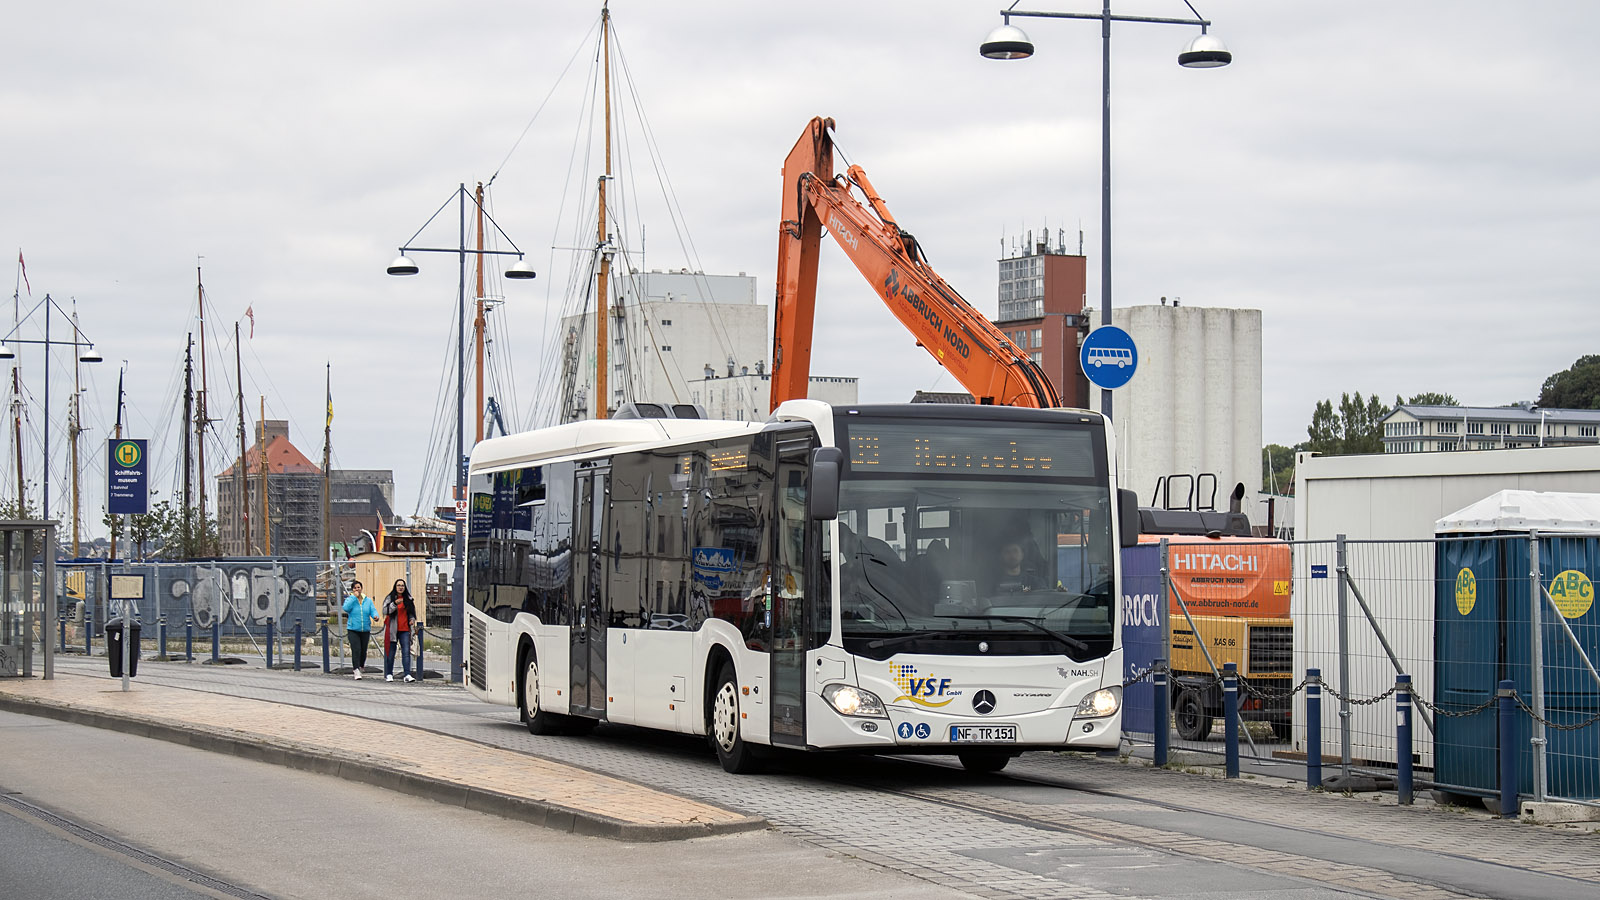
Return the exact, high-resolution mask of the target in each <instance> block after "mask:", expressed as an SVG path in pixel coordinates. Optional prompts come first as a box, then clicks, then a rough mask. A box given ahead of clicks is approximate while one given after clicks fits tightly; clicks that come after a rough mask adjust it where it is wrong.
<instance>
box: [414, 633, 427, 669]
mask: <svg viewBox="0 0 1600 900" xmlns="http://www.w3.org/2000/svg"><path fill="white" fill-rule="evenodd" d="M427 642H428V632H427V630H426V629H424V628H422V627H421V626H418V627H417V680H418V681H422V680H424V679H423V677H422V647H423V645H424V644H426V643H427Z"/></svg>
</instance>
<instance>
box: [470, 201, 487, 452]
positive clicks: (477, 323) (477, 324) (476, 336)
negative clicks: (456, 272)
mask: <svg viewBox="0 0 1600 900" xmlns="http://www.w3.org/2000/svg"><path fill="white" fill-rule="evenodd" d="M477 201H478V203H477V206H478V317H477V318H476V319H473V320H472V339H473V343H474V344H475V345H476V349H477V357H478V362H477V365H478V431H477V440H478V441H482V440H483V326H484V321H483V182H481V181H480V182H478V196H477Z"/></svg>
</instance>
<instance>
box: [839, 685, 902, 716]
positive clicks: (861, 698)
mask: <svg viewBox="0 0 1600 900" xmlns="http://www.w3.org/2000/svg"><path fill="white" fill-rule="evenodd" d="M822 699H824V700H826V701H828V705H829V706H832V707H833V708H834V709H836V710H838V712H839V714H840V715H842V716H865V717H867V718H871V719H887V718H889V713H888V711H887V710H885V709H884V708H883V701H882V700H879V699H878V695H877V694H874V693H873V692H871V691H864V690H862V689H861V688H858V687H856V686H855V685H852V684H830V685H828V686H827V687H825V688H823V689H822Z"/></svg>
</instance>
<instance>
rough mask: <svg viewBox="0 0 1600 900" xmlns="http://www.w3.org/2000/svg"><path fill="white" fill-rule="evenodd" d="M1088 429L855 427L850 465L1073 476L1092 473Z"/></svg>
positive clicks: (901, 470) (880, 470)
mask: <svg viewBox="0 0 1600 900" xmlns="http://www.w3.org/2000/svg"><path fill="white" fill-rule="evenodd" d="M1093 452H1094V447H1093V444H1092V442H1091V436H1090V435H1089V433H1088V432H1086V431H1078V430H1075V429H1067V428H1049V429H1044V428H1027V427H1022V428H1018V427H1008V426H1005V425H1000V426H997V427H993V428H984V429H981V430H980V429H970V428H960V429H957V428H951V427H949V426H947V425H929V426H927V427H923V426H918V425H866V424H863V425H854V424H852V425H851V427H850V465H851V466H852V467H853V468H856V470H857V471H859V472H861V473H863V474H866V473H883V474H890V473H916V472H935V471H938V472H945V473H952V472H962V471H966V472H971V473H972V474H975V475H976V474H996V475H999V474H1006V475H1024V476H1026V475H1038V476H1040V477H1045V478H1062V477H1066V478H1072V477H1084V476H1092V475H1093V474H1094V456H1093Z"/></svg>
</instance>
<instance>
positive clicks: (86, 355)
mask: <svg viewBox="0 0 1600 900" xmlns="http://www.w3.org/2000/svg"><path fill="white" fill-rule="evenodd" d="M40 307H43V308H44V340H42V341H40V340H25V339H23V338H19V337H17V336H16V335H17V329H19V328H21V327H22V323H23V322H26V321H27V320H28V319H29V317H31V316H32V315H33V314H34V313H35V312H38V311H39V309H40ZM52 312H60V313H61V314H62V315H63V316H66V317H67V320H68V321H70V322H72V340H70V341H56V340H51V339H50V320H51V318H53V316H52V315H51V313H52ZM8 344H39V345H41V346H43V347H44V348H45V350H44V418H45V425H44V481H43V490H42V491H41V495H40V499H41V501H42V503H43V506H42V507H41V508H40V511H39V517H40V518H41V519H44V520H49V518H50V348H51V347H72V348H74V349H76V348H80V347H81V348H85V349H83V351H82V352H80V353H79V354H78V362H84V363H97V362H103V361H104V360H105V357H103V356H101V355H100V354H99V352H98V351H96V350H95V349H94V342H93V341H90V340H86V339H84V334H83V330H82V329H81V328H79V327H78V323H77V321H76V320H75V319H73V318H72V317H71V316H69V315H67V312H66V311H65V310H63V309H61V308H60V306H58V305H57V304H56V301H55V300H53V299H51V297H50V295H49V294H45V295H44V299H43V300H40V301H39V302H38V303H37V304H35V305H34V307H33V309H31V310H29V311H28V315H26V316H23V317H22V318H21V319H19V320H18V321H17V324H16V325H14V326H12V328H11V330H10V331H9V332H7V333H6V335H5V337H4V338H0V359H16V357H17V354H16V351H14V350H12V349H11V348H10V346H8ZM74 402H76V401H74ZM18 499H19V500H20V499H21V498H20V497H19V498H18ZM74 515H76V513H74ZM52 552H53V551H52Z"/></svg>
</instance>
